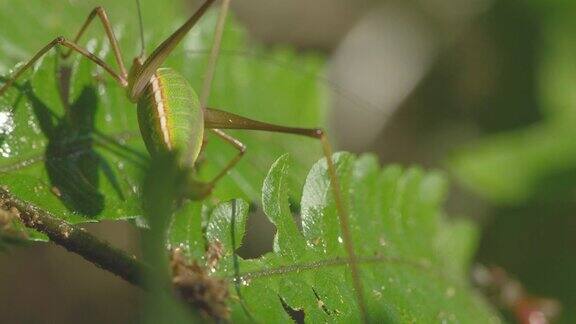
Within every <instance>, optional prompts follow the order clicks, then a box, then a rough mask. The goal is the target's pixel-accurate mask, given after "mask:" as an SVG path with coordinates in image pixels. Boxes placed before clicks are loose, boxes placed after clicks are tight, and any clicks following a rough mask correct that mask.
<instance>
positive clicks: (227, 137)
mask: <svg viewBox="0 0 576 324" xmlns="http://www.w3.org/2000/svg"><path fill="white" fill-rule="evenodd" d="M211 131H212V133H213V134H214V135H216V136H218V137H220V138H221V139H223V140H224V141H225V142H227V143H229V144H230V145H232V146H234V148H235V149H237V150H238V154H237V155H236V156H235V157H234V158H233V159H232V160H230V162H228V164H226V166H225V167H224V169H222V171H220V173H218V175H217V176H215V177H214V179H212V181H210V184H211V185H212V186H213V185H215V184H216V182H218V180H220V179H222V177H223V176H225V175H226V174H227V173H228V171H230V169H232V168H233V167H234V166H235V165H236V164H237V163H238V162H239V161H240V159H241V158H242V156H244V153H246V145H244V143H242V142H240V141H239V140H238V139H236V138H234V137H232V136H230V135H228V134H226V133H225V132H223V131H221V130H219V129H211Z"/></svg>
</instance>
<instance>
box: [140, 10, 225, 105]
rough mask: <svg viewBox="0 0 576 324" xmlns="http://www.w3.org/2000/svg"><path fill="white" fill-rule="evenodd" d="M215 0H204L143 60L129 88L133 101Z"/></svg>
mask: <svg viewBox="0 0 576 324" xmlns="http://www.w3.org/2000/svg"><path fill="white" fill-rule="evenodd" d="M214 1H216V0H206V1H205V2H204V4H202V6H201V7H200V8H199V9H198V10H197V11H196V12H195V13H194V14H193V15H192V17H190V19H188V20H187V21H186V22H185V23H184V24H183V25H182V26H181V27H180V28H178V30H176V31H175V32H174V33H173V34H172V35H170V37H168V38H167V39H166V40H165V41H164V42H162V44H160V45H159V46H158V47H156V49H155V50H154V52H152V54H150V57H149V58H148V59H147V60H146V62H144V65H143V66H142V68H141V69H140V71H139V73H138V75H136V77H135V79H134V84H132V86H131V87H132V88H131V89H130V98H131V99H132V100H134V101H135V99H136V98H139V97H140V95H141V94H142V91H144V88H145V87H146V85H147V84H148V82H150V78H151V77H152V75H153V74H154V73H155V72H156V70H157V69H158V68H159V67H160V65H162V63H163V62H164V60H166V58H167V57H168V56H169V55H170V53H172V50H174V48H175V47H176V45H178V44H179V43H180V41H182V38H184V36H185V35H186V34H187V33H188V32H189V31H190V29H192V27H193V26H194V25H195V24H196V22H198V20H199V19H200V17H202V16H203V15H204V14H205V13H206V11H207V10H208V8H209V7H210V5H212V3H214Z"/></svg>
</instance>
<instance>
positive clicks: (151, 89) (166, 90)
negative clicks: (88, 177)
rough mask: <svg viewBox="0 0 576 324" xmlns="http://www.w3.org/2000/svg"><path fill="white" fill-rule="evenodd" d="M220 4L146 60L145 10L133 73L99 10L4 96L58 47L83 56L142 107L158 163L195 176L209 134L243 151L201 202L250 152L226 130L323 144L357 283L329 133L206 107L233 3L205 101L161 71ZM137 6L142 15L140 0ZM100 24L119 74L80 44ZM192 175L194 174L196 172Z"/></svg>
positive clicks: (193, 194)
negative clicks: (168, 161) (165, 157)
mask: <svg viewBox="0 0 576 324" xmlns="http://www.w3.org/2000/svg"><path fill="white" fill-rule="evenodd" d="M214 2H215V0H205V1H204V3H203V4H202V5H201V6H200V8H199V9H197V11H196V12H195V13H194V14H193V15H192V16H191V17H190V18H189V19H188V20H187V21H186V22H184V24H183V25H182V26H181V27H180V28H178V29H177V30H176V31H175V32H174V33H173V34H172V35H170V36H169V37H168V38H167V39H166V40H164V41H163V42H162V43H161V44H160V45H159V46H158V47H156V48H155V49H154V51H152V53H151V54H150V55H149V56H146V55H145V50H144V45H143V44H144V40H143V32H142V29H143V28H142V26H143V24H142V15H141V13H140V10H139V17H140V31H141V38H142V52H141V54H140V55H139V56H137V57H135V58H134V59H133V61H132V66H131V68H130V69H127V68H126V66H125V65H124V60H123V57H122V54H121V49H120V47H119V44H118V41H117V38H116V36H115V34H114V30H113V28H112V26H111V23H110V21H109V19H108V15H107V13H106V11H105V10H104V9H103V8H101V7H97V8H95V9H94V10H92V12H91V13H90V14H89V15H88V18H87V19H86V20H85V22H84V24H83V25H82V26H81V28H80V30H79V31H78V33H77V34H76V36H75V37H74V38H73V39H71V40H70V39H67V38H65V37H63V36H59V37H56V38H54V39H53V40H52V41H50V42H49V43H48V44H46V45H45V46H44V47H42V48H41V49H40V50H39V51H38V52H37V53H36V54H35V55H34V56H33V57H32V58H31V59H30V60H28V61H27V62H26V63H25V64H24V65H23V66H22V67H21V68H19V69H17V70H16V71H15V73H14V74H13V75H12V76H11V77H10V78H9V79H8V80H7V81H6V82H5V83H4V85H3V86H2V87H1V88H0V96H2V95H3V94H4V93H5V92H6V90H7V89H8V88H10V87H11V86H12V85H13V84H14V82H15V81H16V80H17V79H18V78H19V77H20V76H21V75H22V74H23V73H24V72H25V71H26V70H28V69H30V68H31V67H33V66H34V64H35V63H36V62H37V61H38V60H39V59H40V58H42V57H43V56H44V55H45V54H46V53H48V52H49V51H50V50H51V49H53V48H55V47H64V48H66V49H67V52H64V53H63V54H62V55H63V56H69V55H70V54H72V53H77V54H80V55H82V56H83V57H85V58H86V59H88V60H90V61H92V62H93V63H95V64H96V65H98V66H100V67H101V68H103V69H104V71H106V72H107V73H108V74H109V75H110V76H111V77H112V78H113V79H114V80H116V82H117V83H118V85H119V86H120V87H122V88H124V89H125V90H126V95H127V97H128V98H129V100H130V101H131V102H133V103H135V104H136V105H137V115H138V123H139V128H140V133H141V135H142V138H143V140H144V143H145V144H146V148H147V150H148V152H149V153H150V155H151V156H152V157H154V156H158V155H159V154H163V153H165V152H177V154H178V156H179V164H180V166H181V167H182V168H183V169H184V170H193V167H194V165H195V163H196V162H197V160H198V156H199V154H200V152H201V149H202V146H203V141H204V137H205V134H206V132H212V133H213V134H214V135H216V136H217V137H219V138H220V139H222V140H223V141H225V142H227V143H229V144H230V145H231V146H233V147H234V148H235V149H236V150H237V151H238V153H237V155H236V156H235V157H234V158H232V159H231V160H230V161H229V162H228V163H227V164H226V165H225V166H224V168H223V169H222V170H221V171H220V172H219V173H218V174H217V175H215V176H214V177H213V178H212V180H210V181H208V182H207V183H199V182H197V181H194V182H191V185H190V188H189V190H188V192H187V198H190V199H195V200H201V199H203V198H205V197H207V196H208V195H209V194H210V193H211V191H212V189H213V188H214V186H215V184H216V183H217V182H218V181H219V180H220V179H222V178H223V177H224V176H225V175H226V174H227V173H228V171H229V170H230V169H232V168H233V167H234V166H235V165H236V164H237V163H238V162H239V161H240V159H241V158H242V157H243V156H244V154H245V152H246V146H245V145H244V144H243V143H242V142H240V141H239V140H238V139H236V138H234V137H232V136H230V135H229V134H227V133H226V132H224V131H223V129H244V130H259V131H269V132H278V133H287V134H294V135H301V136H306V137H310V138H315V139H318V140H319V141H320V142H321V143H322V147H323V153H324V155H325V158H326V162H327V166H328V174H329V177H330V179H331V181H330V183H331V184H330V185H331V189H332V193H333V197H334V201H335V204H336V210H337V213H338V216H339V219H340V223H341V226H342V232H343V236H344V241H345V246H346V250H347V252H348V255H349V257H350V264H351V270H352V272H353V277H354V278H356V279H357V278H358V274H357V272H358V270H357V265H356V261H355V254H354V250H353V248H352V243H351V239H350V234H349V225H348V212H347V208H346V206H345V204H344V201H343V199H342V197H341V193H340V186H339V182H338V178H337V175H336V170H335V166H334V163H333V161H332V149H331V147H330V144H329V141H328V139H327V137H326V133H325V132H324V131H323V130H322V129H319V128H297V127H287V126H280V125H274V124H270V123H264V122H260V121H256V120H252V119H248V118H245V117H242V116H239V115H236V114H232V113H229V112H226V111H223V110H220V109H214V108H209V107H206V102H207V98H208V97H209V94H210V88H211V82H212V79H213V74H214V68H215V65H216V61H217V57H218V52H219V48H220V42H221V39H222V32H223V27H224V22H225V20H226V14H227V11H228V6H229V2H230V0H224V1H223V2H222V6H221V10H220V15H219V18H218V23H217V29H216V33H215V37H214V43H213V47H212V51H211V54H210V57H209V64H208V67H207V72H206V75H205V83H204V86H203V89H202V91H201V93H200V96H198V95H197V94H196V92H195V91H194V89H193V88H192V87H191V86H190V84H189V83H188V81H187V80H186V79H185V78H184V77H183V76H182V75H181V74H179V73H178V72H177V71H175V70H173V69H170V68H162V67H161V66H162V64H163V63H164V62H165V60H166V59H167V58H168V56H169V55H170V54H171V53H172V51H173V50H174V49H175V48H176V46H178V44H179V43H180V42H181V41H182V40H183V38H184V36H185V35H186V34H187V33H188V32H189V31H190V30H191V29H192V27H194V25H195V24H196V23H197V22H198V21H199V20H200V18H201V17H202V16H204V14H205V13H206V12H207V10H208V9H209V7H211V5H212V4H213V3H214ZM137 5H138V8H139V9H140V3H139V1H138V0H137ZM96 19H99V20H100V22H101V23H102V25H103V27H104V30H105V33H106V37H107V39H108V41H109V43H110V45H111V47H112V51H113V54H114V59H115V61H116V63H117V65H118V69H119V71H116V70H114V69H113V68H112V67H111V66H109V65H108V64H107V63H105V62H104V61H103V60H102V59H100V58H99V57H98V56H97V55H95V54H94V53H92V52H90V51H89V50H87V49H86V48H84V47H82V46H81V45H80V43H79V42H80V40H81V38H82V36H83V34H84V33H85V31H86V29H87V28H88V26H90V24H91V23H92V22H93V21H95V20H96ZM190 174H192V172H190ZM355 281H356V286H357V287H356V288H357V289H356V290H357V292H358V293H359V292H360V290H361V289H360V284H359V281H358V280H355ZM361 304H362V303H361Z"/></svg>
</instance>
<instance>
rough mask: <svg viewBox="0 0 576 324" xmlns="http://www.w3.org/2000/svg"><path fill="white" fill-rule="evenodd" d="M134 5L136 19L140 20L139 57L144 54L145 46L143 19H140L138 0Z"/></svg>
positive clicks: (140, 12)
mask: <svg viewBox="0 0 576 324" xmlns="http://www.w3.org/2000/svg"><path fill="white" fill-rule="evenodd" d="M136 7H138V20H139V22H140V45H141V50H140V57H144V55H145V54H146V47H145V45H144V20H143V19H142V8H141V7H140V0H136Z"/></svg>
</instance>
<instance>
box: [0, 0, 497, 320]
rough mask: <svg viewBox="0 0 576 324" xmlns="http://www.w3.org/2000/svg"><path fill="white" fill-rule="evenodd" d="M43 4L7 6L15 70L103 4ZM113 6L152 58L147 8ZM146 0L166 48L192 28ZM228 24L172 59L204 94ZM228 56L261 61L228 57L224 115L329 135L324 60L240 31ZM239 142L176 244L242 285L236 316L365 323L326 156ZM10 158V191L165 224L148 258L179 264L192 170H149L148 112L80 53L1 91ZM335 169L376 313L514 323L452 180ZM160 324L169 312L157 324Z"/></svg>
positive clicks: (7, 64) (223, 155) (213, 154)
mask: <svg viewBox="0 0 576 324" xmlns="http://www.w3.org/2000/svg"><path fill="white" fill-rule="evenodd" d="M33 2H34V4H32V3H30V2H27V3H25V4H24V5H22V4H14V3H7V2H6V1H0V46H1V47H0V49H2V50H1V51H0V72H8V70H9V69H11V68H12V67H13V65H14V64H15V63H16V62H17V61H21V60H24V59H26V58H28V57H30V56H31V55H32V54H33V53H34V51H35V50H36V49H38V48H39V47H40V46H41V45H43V42H44V40H45V41H48V40H50V38H51V37H54V36H56V35H58V34H60V33H62V34H64V35H67V36H72V34H70V31H69V30H67V28H69V26H80V24H81V22H82V19H83V17H85V15H87V14H88V12H89V10H90V9H91V6H90V3H87V2H82V3H73V4H72V3H69V2H55V3H50V4H47V3H46V2H42V1H33ZM48 5H50V10H47V9H46V6H48ZM105 7H106V8H107V9H108V10H109V13H110V18H111V20H112V21H113V22H115V23H114V26H115V29H116V30H117V32H118V35H119V39H120V43H121V46H122V48H123V49H125V54H128V55H127V57H130V56H133V55H134V54H135V53H136V52H137V51H138V47H137V46H134V43H135V42H134V41H133V39H134V35H137V30H136V27H135V26H137V24H136V23H135V18H136V17H135V15H134V14H133V13H134V11H133V9H132V8H127V7H126V6H124V5H121V4H119V3H117V2H112V1H107V2H105ZM143 7H144V8H145V12H144V17H145V19H152V17H153V18H154V21H153V26H154V30H153V31H152V30H151V28H147V32H146V44H147V46H148V48H149V49H150V48H151V46H152V45H153V44H158V43H159V40H161V39H162V38H163V37H165V36H166V35H167V34H168V32H169V31H171V30H173V29H174V27H175V26H177V25H178V23H179V22H180V21H174V17H181V15H180V14H179V12H178V11H179V10H178V9H177V8H176V7H171V6H165V4H164V3H162V4H159V3H155V2H153V1H145V2H143ZM16 13H17V14H16ZM22 16H26V17H28V19H26V20H24V19H21V18H19V17H22ZM64 17H70V18H64ZM116 19H117V20H116ZM116 21H117V22H116ZM213 26H214V15H212V16H210V17H208V19H204V20H203V21H202V23H201V25H200V26H199V27H198V28H196V29H195V31H194V32H193V33H191V34H190V35H189V37H188V38H187V39H186V40H185V41H184V44H183V45H182V46H181V47H180V49H179V50H178V51H177V52H175V53H174V55H172V56H171V57H170V59H169V60H168V62H167V66H169V67H172V68H174V69H176V70H178V71H180V72H181V73H182V74H183V75H184V76H186V77H187V78H189V79H190V81H191V83H192V84H193V85H194V86H195V88H196V89H199V88H200V84H201V81H202V78H201V76H202V75H203V67H204V66H205V65H206V64H205V63H206V56H205V55H203V54H205V52H206V49H207V48H208V47H209V46H208V44H209V43H210V41H211V39H212V37H211V34H212V29H213ZM98 28H99V27H96V26H93V27H91V31H90V33H89V35H88V36H87V37H86V40H85V41H84V42H83V43H84V44H87V45H86V46H87V48H88V49H89V50H90V51H93V52H95V53H98V55H99V56H100V57H103V58H104V59H105V61H106V62H108V63H109V64H111V65H112V66H115V63H114V61H113V58H112V55H111V53H110V47H109V45H108V44H107V42H106V41H105V39H104V37H103V34H102V33H101V32H99V31H98V30H97V29H98ZM7 31H10V32H7ZM223 48H224V52H225V53H231V52H236V53H237V52H243V53H249V54H250V55H226V54H225V55H223V56H222V57H221V58H220V62H219V68H218V71H217V74H216V77H215V80H216V81H215V85H214V91H213V95H212V96H211V98H210V105H211V106H214V107H221V108H224V109H228V110H231V111H233V112H235V113H239V114H242V115H245V116H248V117H254V118H257V119H260V120H266V121H269V122H277V123H282V124H294V125H298V126H318V124H319V123H320V120H322V117H323V116H322V115H323V111H322V108H319V107H323V104H324V103H325V98H324V93H323V92H322V89H321V87H320V86H319V85H318V84H317V81H316V80H315V79H311V78H309V75H310V74H312V75H315V74H317V73H318V72H319V70H320V69H321V67H322V64H321V62H320V60H319V59H318V58H317V57H315V56H296V55H295V54H294V53H293V52H292V51H291V50H289V49H275V50H264V49H261V48H259V47H258V46H255V45H253V44H249V42H248V41H247V37H246V33H245V32H244V31H243V30H242V29H241V28H240V27H238V26H237V25H235V24H231V25H229V27H228V28H227V30H226V34H225V36H224V45H223ZM199 52H200V53H201V54H202V55H198V53H199ZM263 58H266V59H267V60H269V61H274V62H282V63H283V64H284V65H285V67H286V68H279V67H278V64H272V65H271V64H267V63H266V62H263ZM294 67H298V68H294ZM303 67H304V69H305V70H306V72H307V73H303V70H302V69H303ZM8 75H9V73H8ZM4 79H5V77H4ZM234 134H235V135H236V134H238V136H239V137H240V138H241V139H242V140H243V141H244V142H245V143H246V144H248V146H249V147H250V150H249V153H248V155H249V156H251V157H250V158H248V159H246V160H244V161H243V162H242V163H241V164H240V165H239V166H238V167H237V168H236V169H235V170H234V171H232V172H231V174H230V176H229V177H227V178H226V179H225V180H224V181H222V183H220V184H219V186H218V189H217V190H216V192H215V193H214V195H213V196H212V198H211V201H208V202H203V203H198V202H189V203H187V204H185V205H184V206H183V208H181V209H180V210H178V211H177V213H176V215H175V216H174V217H175V218H174V220H173V222H171V228H170V235H169V241H170V243H171V246H172V247H173V248H180V249H183V250H185V251H186V252H187V255H188V256H189V257H190V258H191V259H192V260H198V261H199V262H203V263H204V264H205V266H206V267H207V268H208V269H210V270H211V271H212V270H213V272H214V276H217V277H222V278H226V279H228V280H229V282H230V288H231V290H232V295H233V296H232V298H231V299H230V306H231V309H232V317H233V319H234V320H235V321H239V322H252V321H253V320H258V321H261V322H268V321H283V322H288V321H290V315H289V314H288V312H287V311H286V309H293V310H302V311H303V314H304V316H305V318H306V320H307V321H310V322H315V321H327V320H335V321H339V322H349V321H358V320H359V319H360V318H361V314H360V308H359V305H358V300H357V299H356V297H355V294H354V290H353V285H352V278H351V275H350V271H349V266H348V263H347V262H348V261H347V260H348V259H347V258H348V256H347V254H346V253H345V251H344V249H343V244H342V243H343V239H342V237H343V235H342V233H341V230H342V229H341V228H340V224H339V222H338V215H337V214H336V210H335V207H334V202H333V198H332V195H331V191H330V187H329V178H328V176H327V174H326V170H325V169H326V168H325V162H322V161H321V162H319V163H317V164H316V165H315V166H314V167H313V168H312V170H311V171H310V172H309V174H308V178H307V180H306V184H305V185H304V189H303V191H302V195H300V192H301V190H300V187H301V186H300V184H301V178H303V175H304V172H305V170H306V168H307V167H306V166H307V165H308V164H309V163H310V162H311V161H313V160H314V159H315V157H316V156H319V153H320V149H319V148H316V147H315V146H314V145H313V144H314V143H313V142H312V141H311V140H308V139H298V138H294V137H291V138H286V137H285V136H283V135H271V134H264V133H258V134H249V135H243V134H241V133H234ZM286 151H289V152H292V153H293V155H294V161H293V162H292V163H291V165H292V168H290V169H289V163H288V158H287V157H286V156H283V157H281V158H280V159H278V160H277V161H276V162H275V163H274V165H273V167H272V169H271V170H270V172H269V173H268V176H267V177H266V179H265V181H264V185H263V189H262V192H263V194H262V206H263V209H264V212H265V213H266V215H267V217H268V218H269V219H270V221H271V222H272V223H274V224H275V226H276V229H277V233H276V238H275V243H274V251H273V252H271V253H268V254H266V255H264V256H262V257H259V258H256V259H252V260H247V259H246V260H245V259H242V258H240V257H239V256H238V255H237V254H236V253H235V251H236V249H237V248H238V247H239V246H240V244H241V242H242V237H243V235H244V233H245V224H246V220H247V217H248V209H249V208H248V204H247V203H246V202H244V200H241V199H238V198H239V197H241V198H245V199H250V200H255V199H256V197H257V196H258V195H259V192H260V185H261V181H262V179H263V177H264V174H263V170H266V169H267V167H268V165H270V163H271V161H272V160H273V159H274V158H275V157H277V156H279V155H280V154H281V153H284V152H286ZM232 154H234V152H233V150H232V149H230V148H229V147H227V146H225V145H224V144H222V143H219V142H218V141H217V140H215V139H211V140H210V145H209V146H208V149H207V152H206V155H205V156H204V158H203V160H202V161H201V162H200V164H199V172H200V176H201V177H202V178H204V179H208V178H210V176H211V175H214V174H215V173H216V172H217V171H218V170H219V169H220V168H222V166H223V165H224V164H225V163H226V162H227V161H228V160H229V159H230V158H231V157H232ZM0 155H1V156H2V160H0V175H1V177H2V178H1V184H2V185H6V186H8V187H9V188H10V190H11V192H12V193H13V194H15V195H17V196H18V197H20V198H22V199H25V200H27V201H30V202H32V203H34V204H35V205H38V206H40V207H41V208H43V209H46V210H48V211H50V212H51V213H53V214H55V215H58V216H59V217H62V218H63V219H64V220H67V221H69V222H72V223H78V222H87V221H100V220H103V219H125V218H135V217H137V216H140V215H142V214H144V215H145V216H147V220H148V225H150V227H151V229H150V231H148V232H146V231H145V233H146V234H145V235H144V236H143V241H144V243H143V250H144V251H143V252H144V254H145V259H146V261H147V262H148V263H149V264H151V265H154V266H155V268H156V269H167V267H166V266H167V262H168V260H167V257H166V255H165V254H164V253H165V251H163V247H164V244H163V243H164V238H165V237H164V236H163V234H164V233H163V228H164V227H165V226H167V224H169V223H170V214H171V213H170V212H168V211H170V207H171V202H172V201H171V200H170V198H173V197H172V196H173V195H172V194H170V192H169V191H170V190H164V189H173V188H171V187H170V182H169V181H168V180H169V179H171V178H176V177H177V176H176V175H174V174H173V172H172V171H174V170H173V169H172V167H171V166H170V165H168V166H166V165H163V164H155V163H156V162H157V161H152V165H156V167H153V168H152V169H151V170H150V171H149V173H148V175H147V177H146V175H145V173H146V171H145V170H147V169H146V166H147V165H148V164H149V163H150V161H149V158H148V155H147V153H146V151H145V149H144V147H143V143H142V140H141V139H140V137H139V132H138V126H137V122H136V114H135V112H134V107H133V104H131V103H129V102H128V100H127V99H126V97H125V94H124V92H123V90H122V89H121V88H120V87H118V86H117V85H116V84H114V82H113V81H112V80H111V79H110V78H109V77H108V76H107V75H105V74H104V72H103V71H102V69H100V68H98V67H95V66H94V65H93V64H91V63H90V62H87V61H86V60H84V59H80V58H79V57H78V56H77V55H74V56H72V58H71V59H70V60H69V61H66V60H63V59H61V58H60V56H59V55H57V53H51V54H49V55H47V56H46V57H45V58H44V59H43V60H42V61H41V62H40V63H39V64H37V65H36V67H35V68H34V70H33V71H31V72H30V73H27V75H26V76H25V77H24V78H22V79H21V80H20V81H19V82H18V83H17V86H16V87H14V88H13V89H11V90H10V91H9V92H8V94H7V95H6V96H5V97H2V98H0ZM335 160H336V162H337V167H338V174H339V177H340V179H341V181H342V186H343V189H344V190H343V192H344V199H345V200H346V202H347V205H348V206H349V207H350V212H351V234H352V237H353V243H354V246H355V247H356V252H357V254H358V256H359V258H358V262H359V264H360V268H361V278H360V280H361V282H362V284H363V287H364V290H363V293H364V297H365V300H366V303H367V304H366V307H367V313H368V314H369V317H371V318H373V319H378V320H387V321H395V322H406V321H427V320H430V319H434V320H438V321H464V320H466V321H477V322H479V323H480V322H481V323H486V322H490V321H498V318H497V316H496V315H495V314H494V312H493V310H492V309H491V308H490V307H489V306H488V305H487V304H486V303H485V302H484V301H483V300H482V299H481V298H480V297H479V296H477V295H476V292H475V291H474V290H473V289H472V288H471V287H470V286H469V285H468V280H467V272H468V269H467V268H468V265H469V263H470V258H471V256H472V253H473V252H474V248H475V236H476V231H475V229H474V228H473V226H472V225H470V224H469V223H466V222H454V221H448V220H447V219H446V218H445V217H444V215H443V214H442V212H441V209H440V205H441V203H442V202H443V199H444V195H445V183H444V181H443V179H442V177H441V176H439V175H438V174H435V173H432V174H425V173H424V172H423V171H421V170H419V169H409V170H403V169H401V168H400V167H397V166H393V167H389V168H386V169H384V170H380V167H379V166H378V164H377V162H376V160H375V159H374V158H373V157H370V156H363V157H360V158H358V159H356V158H355V157H354V156H352V155H350V154H347V153H341V154H337V155H335ZM160 175H166V178H163V177H162V176H160ZM168 175H171V177H170V176H168ZM142 178H146V179H148V180H147V182H146V183H148V184H147V185H143V186H141V185H140V181H141V179H142ZM150 179H160V180H162V181H160V182H159V183H157V182H154V181H149V180H150ZM164 180H166V181H164ZM300 196H302V198H301V201H300V204H299V206H298V207H294V206H290V204H289V201H291V200H294V197H300ZM232 198H234V200H231V201H230V199H232ZM220 201H228V202H225V203H220V204H218V203H219V202H220ZM142 204H143V205H145V207H144V209H143V210H142V206H141V205H142ZM214 206H215V207H214ZM290 207H293V209H295V210H297V209H299V210H300V213H299V215H297V216H296V218H297V217H300V220H301V221H300V222H295V221H294V218H295V217H294V215H292V212H291V209H290ZM154 217H156V218H154ZM159 224H160V225H159ZM30 235H31V238H35V239H42V237H41V236H39V235H38V234H36V233H30ZM161 250H162V251H161ZM166 276H167V275H166V274H164V277H162V275H161V276H160V277H158V278H151V279H150V280H151V282H152V283H153V284H152V287H153V291H155V292H158V291H162V289H163V287H165V286H164V285H163V280H167V279H166ZM148 297H149V298H150V300H149V301H148V303H149V305H151V306H150V307H149V308H147V310H148V311H150V314H156V315H155V316H160V315H159V314H170V313H177V315H175V316H177V317H175V320H177V319H181V318H185V317H186V314H185V312H184V311H183V310H182V308H181V307H179V306H178V305H177V304H175V303H173V301H172V300H171V297H170V296H168V295H166V294H161V293H159V294H150V295H149V296H148ZM173 310H174V311H173ZM153 318H154V319H156V318H160V317H149V318H148V319H149V320H150V321H153ZM162 319H166V318H164V317H162Z"/></svg>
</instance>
